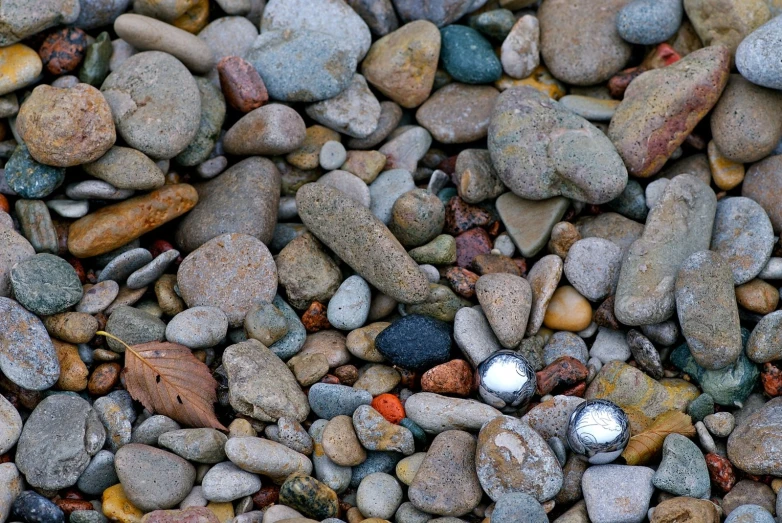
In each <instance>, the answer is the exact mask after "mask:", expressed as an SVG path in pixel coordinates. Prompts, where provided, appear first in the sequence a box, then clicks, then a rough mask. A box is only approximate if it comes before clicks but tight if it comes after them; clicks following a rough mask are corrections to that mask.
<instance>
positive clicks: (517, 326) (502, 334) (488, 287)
mask: <svg viewBox="0 0 782 523" xmlns="http://www.w3.org/2000/svg"><path fill="white" fill-rule="evenodd" d="M475 294H476V296H477V297H478V302H479V303H480V304H481V307H482V308H483V312H484V313H485V314H486V318H487V319H488V320H489V324H490V325H491V327H492V330H493V331H494V334H496V335H497V339H498V340H499V342H500V344H501V345H502V346H503V347H505V348H508V349H509V348H515V347H517V346H518V345H519V343H521V340H522V339H523V338H524V333H525V331H526V329H527V320H528V319H529V312H530V307H531V306H532V290H531V288H530V285H529V283H528V282H527V280H525V279H524V278H521V277H519V276H516V275H513V274H505V273H496V274H485V275H483V276H481V277H480V278H479V279H478V282H477V283H476V284H475Z"/></svg>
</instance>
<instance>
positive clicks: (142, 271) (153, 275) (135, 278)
mask: <svg viewBox="0 0 782 523" xmlns="http://www.w3.org/2000/svg"><path fill="white" fill-rule="evenodd" d="M179 254H180V253H179V251H178V250H176V249H171V250H168V251H165V252H163V253H161V254H159V255H158V256H157V257H156V258H155V259H154V260H152V261H150V262H149V263H147V264H146V265H144V266H143V267H139V268H138V269H137V270H135V271H133V273H131V275H130V276H128V280H127V282H126V284H127V286H128V288H130V289H141V288H144V287H146V286H147V285H150V284H152V283H154V282H155V281H156V280H157V279H158V278H160V277H161V276H162V275H163V273H165V272H166V269H168V266H169V265H171V264H172V263H173V262H174V261H175V260H176V259H177V258H179Z"/></svg>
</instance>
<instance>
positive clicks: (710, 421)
mask: <svg viewBox="0 0 782 523" xmlns="http://www.w3.org/2000/svg"><path fill="white" fill-rule="evenodd" d="M703 423H704V425H706V428H707V429H709V432H711V433H712V434H714V435H715V436H717V437H718V438H727V437H728V436H729V435H730V433H731V432H733V429H734V428H735V426H736V420H735V418H734V417H733V414H731V413H730V412H717V413H716V414H709V415H708V416H706V417H704V418H703Z"/></svg>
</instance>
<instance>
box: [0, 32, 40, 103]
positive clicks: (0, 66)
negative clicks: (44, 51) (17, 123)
mask: <svg viewBox="0 0 782 523" xmlns="http://www.w3.org/2000/svg"><path fill="white" fill-rule="evenodd" d="M42 69H43V63H42V62H41V57H40V56H38V53H36V52H35V51H33V50H32V49H30V48H29V47H27V46H26V45H22V44H14V45H9V46H8V47H2V48H0V96H2V95H4V94H8V93H10V92H12V91H16V90H17V89H20V88H22V87H24V86H26V85H27V84H29V83H30V82H32V81H33V80H35V78H37V77H38V75H39V74H41V70H42Z"/></svg>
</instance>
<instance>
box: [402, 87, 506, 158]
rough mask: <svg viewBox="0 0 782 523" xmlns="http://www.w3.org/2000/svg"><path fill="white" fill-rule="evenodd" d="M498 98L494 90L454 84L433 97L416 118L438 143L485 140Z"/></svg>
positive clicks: (422, 107) (440, 90) (420, 109)
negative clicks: (457, 109) (455, 109)
mask: <svg viewBox="0 0 782 523" xmlns="http://www.w3.org/2000/svg"><path fill="white" fill-rule="evenodd" d="M498 96H499V92H498V91H497V89H495V88H494V87H490V86H472V85H465V84H460V83H451V84H448V85H446V86H445V87H443V88H442V89H438V90H437V91H436V92H435V93H434V94H432V96H431V97H429V99H428V100H426V102H424V104H423V105H421V107H419V109H418V111H416V114H415V117H416V120H417V121H418V123H420V124H421V125H422V126H423V127H425V128H426V130H427V131H429V132H430V133H432V136H433V137H434V139H435V140H437V141H438V142H441V143H466V142H473V141H475V140H479V139H481V138H483V137H484V136H486V132H487V129H488V127H489V119H490V118H491V112H492V108H493V107H494V103H495V101H496V100H497V97H498ZM455 107H458V108H459V111H458V112H455V111H454V108H455Z"/></svg>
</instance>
